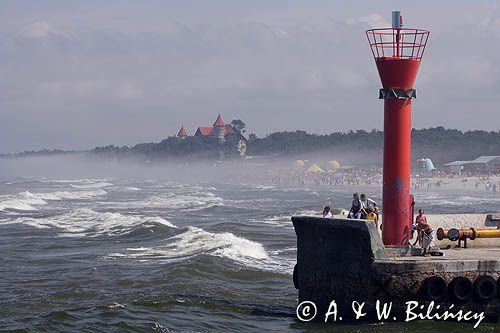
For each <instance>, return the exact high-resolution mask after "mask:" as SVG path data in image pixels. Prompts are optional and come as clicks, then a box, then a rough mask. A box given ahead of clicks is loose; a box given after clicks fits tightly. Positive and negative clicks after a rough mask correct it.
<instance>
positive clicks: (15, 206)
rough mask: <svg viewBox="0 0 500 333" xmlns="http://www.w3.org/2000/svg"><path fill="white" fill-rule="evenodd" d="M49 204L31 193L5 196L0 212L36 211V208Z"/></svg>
mask: <svg viewBox="0 0 500 333" xmlns="http://www.w3.org/2000/svg"><path fill="white" fill-rule="evenodd" d="M46 204H47V202H46V201H45V200H44V199H43V198H41V197H39V196H37V195H35V194H32V193H31V192H29V191H25V192H21V193H18V194H16V195H14V196H5V197H3V198H2V200H1V201H0V211H5V210H19V211H36V210H38V208H36V207H35V206H39V205H46Z"/></svg>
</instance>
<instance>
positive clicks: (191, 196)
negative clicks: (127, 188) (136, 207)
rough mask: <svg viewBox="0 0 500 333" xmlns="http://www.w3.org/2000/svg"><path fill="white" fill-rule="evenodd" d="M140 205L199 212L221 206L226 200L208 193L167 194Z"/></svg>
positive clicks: (143, 201) (156, 196)
mask: <svg viewBox="0 0 500 333" xmlns="http://www.w3.org/2000/svg"><path fill="white" fill-rule="evenodd" d="M140 204H141V205H142V206H147V207H162V208H167V209H188V210H198V209H204V208H207V207H210V206H216V205H218V206H221V205H223V204H224V199H222V198H220V197H218V196H216V195H215V194H213V193H212V192H208V191H205V192H203V191H200V192H194V193H180V194H179V193H165V194H160V195H155V196H151V197H149V198H146V199H145V200H142V201H140Z"/></svg>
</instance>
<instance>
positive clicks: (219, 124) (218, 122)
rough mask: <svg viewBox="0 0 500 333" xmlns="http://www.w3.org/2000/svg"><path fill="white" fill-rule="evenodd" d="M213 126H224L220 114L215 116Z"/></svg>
mask: <svg viewBox="0 0 500 333" xmlns="http://www.w3.org/2000/svg"><path fill="white" fill-rule="evenodd" d="M214 126H224V120H222V117H221V116H220V113H219V115H218V116H217V120H216V121H215V123H214Z"/></svg>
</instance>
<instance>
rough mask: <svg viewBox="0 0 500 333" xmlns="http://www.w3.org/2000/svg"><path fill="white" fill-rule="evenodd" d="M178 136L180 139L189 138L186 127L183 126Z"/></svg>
mask: <svg viewBox="0 0 500 333" xmlns="http://www.w3.org/2000/svg"><path fill="white" fill-rule="evenodd" d="M177 136H178V137H179V138H186V137H187V136H188V134H187V132H186V130H185V129H184V125H182V127H181V129H180V130H179V133H177Z"/></svg>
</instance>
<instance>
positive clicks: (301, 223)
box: [292, 217, 500, 318]
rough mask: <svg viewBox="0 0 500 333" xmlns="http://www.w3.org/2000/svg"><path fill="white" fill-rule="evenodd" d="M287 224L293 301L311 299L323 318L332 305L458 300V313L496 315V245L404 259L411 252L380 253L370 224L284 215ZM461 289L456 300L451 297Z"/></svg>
mask: <svg viewBox="0 0 500 333" xmlns="http://www.w3.org/2000/svg"><path fill="white" fill-rule="evenodd" d="M292 222H293V225H294V227H295V231H296V234H297V265H296V267H295V269H294V284H295V286H296V287H297V288H298V290H299V303H300V302H302V301H306V300H307V301H313V302H314V303H315V304H316V305H317V306H318V311H319V312H325V311H327V309H328V305H329V303H330V302H331V301H332V300H335V301H336V302H337V303H338V304H339V307H340V308H350V305H351V302H352V301H360V302H361V301H362V302H367V303H368V304H370V303H371V304H373V303H375V302H376V301H377V300H380V301H391V302H394V303H395V307H396V308H397V307H398V305H402V304H403V303H404V302H406V301H409V300H415V301H419V302H431V301H435V302H438V303H442V304H455V303H456V302H457V299H460V302H459V303H460V304H459V306H460V307H461V308H463V309H470V310H473V311H484V312H485V314H486V315H487V316H489V317H490V318H498V317H500V292H499V291H498V290H499V289H500V247H498V248H492V247H476V248H467V249H463V248H462V249H457V248H454V247H450V248H449V249H445V250H442V252H443V253H444V256H441V257H438V256H436V257H423V256H412V255H411V253H412V252H415V251H414V250H412V248H411V247H408V248H406V249H405V248H397V249H394V248H386V247H385V246H384V245H383V244H382V241H381V238H380V234H379V231H378V230H377V229H376V227H375V225H374V224H373V222H369V221H364V220H347V219H324V218H317V217H292ZM483 222H484V221H483ZM471 243H472V242H471ZM401 252H404V253H405V254H404V255H403V256H402V255H401ZM416 252H419V251H416ZM454 280H459V282H460V283H461V285H460V288H458V289H457V288H456V283H457V281H454ZM491 281H493V282H494V285H493V284H492V282H491ZM453 288H455V289H453ZM464 288H465V291H464V293H465V294H464V295H462V296H463V297H462V296H461V295H455V294H454V292H455V291H457V290H458V293H460V292H462V291H463V290H464ZM467 288H469V289H470V290H468V289H467ZM481 288H482V289H481ZM491 288H493V289H494V290H490V289H491ZM476 289H477V290H476ZM488 293H490V294H491V293H494V295H489V294H488ZM486 294H488V295H486ZM485 295H486V296H485Z"/></svg>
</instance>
